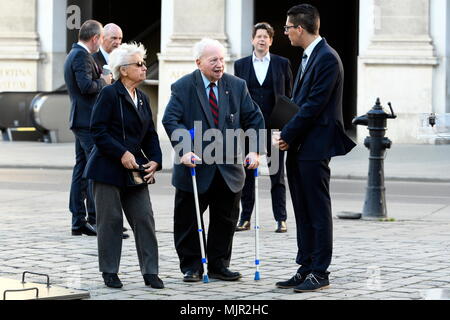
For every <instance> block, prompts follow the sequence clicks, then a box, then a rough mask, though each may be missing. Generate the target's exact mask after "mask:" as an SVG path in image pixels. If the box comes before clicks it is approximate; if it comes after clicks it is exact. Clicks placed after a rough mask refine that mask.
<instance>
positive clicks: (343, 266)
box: [0, 142, 450, 301]
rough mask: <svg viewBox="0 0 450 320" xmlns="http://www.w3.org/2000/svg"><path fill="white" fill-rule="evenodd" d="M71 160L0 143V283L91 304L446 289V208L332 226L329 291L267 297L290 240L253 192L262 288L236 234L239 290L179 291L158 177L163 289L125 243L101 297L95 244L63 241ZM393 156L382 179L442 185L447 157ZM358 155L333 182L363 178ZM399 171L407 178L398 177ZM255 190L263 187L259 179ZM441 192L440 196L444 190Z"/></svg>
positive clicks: (416, 295)
mask: <svg viewBox="0 0 450 320" xmlns="http://www.w3.org/2000/svg"><path fill="white" fill-rule="evenodd" d="M24 147H25V148H24ZM408 148H413V150H414V148H415V147H414V146H410V147H408ZM25 149H26V150H25ZM400 149H401V147H398V149H397V150H400ZM438 149H439V150H438ZM71 150H72V147H69V145H42V144H41V145H38V144H33V143H5V142H0V235H1V237H0V247H1V248H2V250H0V277H3V278H13V279H18V280H19V279H20V276H21V273H22V272H23V271H32V272H38V273H48V274H49V275H50V277H51V280H52V283H53V284H54V285H59V286H63V287H67V288H72V289H82V290H88V291H89V292H90V295H91V299H92V300H109V299H130V300H131V299H132V300H141V299H142V300H187V301H194V300H208V301H212V300H227V301H233V300H234V301H240V300H348V299H350V300H361V299H363V300H366V299H370V300H381V299H383V300H416V299H423V298H425V297H426V296H427V292H429V290H431V289H450V268H449V261H450V259H449V258H450V242H449V241H448V240H449V238H450V209H449V206H448V205H446V206H444V207H440V206H439V205H435V204H428V205H427V204H424V205H418V204H415V203H406V202H405V203H396V204H391V206H390V208H389V210H390V216H391V217H394V218H395V219H396V220H395V221H394V222H378V221H366V220H358V221H348V220H339V219H335V220H334V239H335V242H334V257H333V261H332V265H331V267H330V272H331V285H332V287H331V288H330V289H328V290H325V291H322V292H317V293H305V294H294V293H293V292H292V290H282V289H277V288H276V287H275V286H274V283H275V282H276V281H279V280H285V279H286V278H289V277H290V276H291V275H293V273H294V272H295V270H296V265H295V252H296V233H295V225H294V222H293V221H294V220H293V214H292V209H291V208H292V206H291V203H290V202H289V203H288V208H289V212H288V215H289V217H290V220H289V221H288V227H289V232H288V233H286V234H275V233H274V232H273V231H274V228H275V226H274V222H273V218H272V215H271V212H270V207H271V206H270V197H269V195H268V193H267V192H265V193H263V192H262V194H261V205H260V207H261V227H262V229H261V258H260V259H261V263H262V264H261V278H262V279H261V280H260V281H254V280H253V276H254V271H255V269H254V256H253V254H254V253H253V252H254V234H253V232H244V233H239V234H236V236H235V240H234V245H233V258H232V265H231V269H232V270H236V271H240V272H241V273H242V274H243V278H242V279H241V280H240V281H238V282H234V283H227V282H222V281H216V280H211V282H210V283H208V284H203V283H195V284H186V283H184V282H182V280H181V277H182V275H181V273H180V272H179V269H178V258H177V255H176V252H175V250H174V245H173V233H172V210H173V199H174V194H173V193H174V192H173V188H172V187H171V186H170V183H169V181H170V175H169V174H168V173H162V174H161V175H160V178H159V179H158V183H159V184H157V185H154V186H152V187H151V189H150V194H151V197H152V204H153V208H154V212H155V220H156V230H157V238H158V242H159V250H160V253H159V259H160V276H161V278H162V279H163V280H164V282H165V285H166V288H165V289H163V290H154V289H151V288H148V287H145V286H144V283H143V279H142V277H141V275H140V272H139V267H138V260H137V255H136V250H135V245H134V241H133V236H132V235H131V237H130V239H128V240H125V241H124V242H123V250H122V262H121V270H120V272H121V273H120V275H119V276H120V277H121V279H122V281H123V283H124V288H123V289H121V290H113V289H109V288H106V287H105V286H104V284H103V281H102V279H101V275H100V273H99V272H98V260H97V245H96V238H95V237H86V236H82V237H72V236H70V230H69V229H70V228H69V227H68V226H69V225H70V216H69V214H68V212H67V201H68V188H69V182H70V174H71V171H70V170H67V169H68V168H69V167H70V166H68V163H69V161H73V160H72V156H73V154H72V153H71V152H72V151H71ZM394 150H395V149H393V150H392V153H391V155H392V156H393V158H395V159H397V160H402V159H403V160H402V162H401V163H399V164H398V166H397V167H396V168H397V169H398V170H396V171H395V172H394V171H391V172H392V176H391V177H392V178H393V179H403V180H408V179H412V180H418V181H423V180H428V179H432V180H436V181H450V170H449V168H448V166H449V165H448V159H449V157H448V154H449V150H450V149H449V147H447V146H439V147H437V146H421V148H420V147H419V146H418V147H417V149H415V150H414V152H412V153H411V154H410V155H409V154H408V152H407V151H404V153H402V154H400V152H398V153H397V154H395V152H394ZM404 150H406V147H405V149H404ZM359 153H360V154H361V155H359ZM363 153H364V150H363V149H357V150H356V151H355V154H354V155H353V158H352V155H349V156H348V157H347V158H341V159H339V160H337V161H335V162H334V166H335V169H334V170H335V174H336V171H337V174H336V176H335V178H338V177H340V178H343V177H350V178H358V179H359V178H363V177H364V176H365V175H366V174H365V173H364V172H365V171H366V168H367V160H365V163H364V162H363V156H364V157H366V156H367V153H365V154H363ZM433 156H434V159H432V158H433ZM358 157H359V158H360V159H359V160H358ZM427 157H429V158H428V159H427ZM441 157H442V158H443V159H441ZM345 160H347V161H348V162H349V163H350V164H348V163H346V161H345ZM406 160H408V161H406ZM423 161H426V163H427V165H426V166H424V164H423ZM446 162H447V163H446ZM351 163H353V164H351ZM391 165H393V164H392V163H389V166H391ZM357 166H358V167H357ZM386 166H387V168H386V171H387V172H389V170H390V169H389V168H388V164H387V165H386ZM40 167H43V168H46V167H47V168H53V169H54V170H46V171H45V175H42V176H40V175H39V176H38V177H36V178H35V177H33V176H32V175H33V173H34V172H35V171H36V170H34V171H33V170H30V169H27V168H40ZM58 167H60V168H61V169H56V168H58ZM408 168H409V169H411V168H417V170H416V171H415V172H409V173H408V172H407V171H408V170H407V169H408ZM6 173H8V174H6ZM425 173H426V175H425ZM11 175H17V176H21V177H22V176H23V177H28V179H29V181H30V182H29V183H27V184H26V186H24V184H23V183H17V182H16V180H15V179H11V178H10V176H11ZM387 176H389V174H387ZM36 179H39V181H36ZM261 183H262V184H268V179H267V177H263V178H262V182H261ZM361 185H363V184H361ZM442 185H443V186H444V187H446V188H449V184H448V183H443V184H442ZM362 201H363V199H362V198H361V196H360V195H359V196H358V197H356V198H345V197H344V198H338V199H335V197H334V198H333V211H334V213H337V212H339V211H343V210H350V211H352V210H355V211H357V210H360V209H361V206H362ZM205 217H207V215H205ZM205 220H206V225H207V220H208V219H207V218H206V219H205ZM130 233H131V232H130ZM30 279H31V280H34V279H33V278H30ZM38 280H39V279H36V281H38Z"/></svg>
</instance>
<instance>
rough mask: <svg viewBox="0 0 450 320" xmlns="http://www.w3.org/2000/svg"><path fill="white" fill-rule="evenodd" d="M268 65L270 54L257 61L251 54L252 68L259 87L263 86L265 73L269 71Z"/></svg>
mask: <svg viewBox="0 0 450 320" xmlns="http://www.w3.org/2000/svg"><path fill="white" fill-rule="evenodd" d="M269 65H270V52H267V54H266V55H265V56H264V57H263V58H262V59H259V58H258V57H257V56H256V54H255V52H253V68H254V69H255V73H256V79H258V82H259V84H260V85H263V83H264V80H266V77H267V72H268V71H269Z"/></svg>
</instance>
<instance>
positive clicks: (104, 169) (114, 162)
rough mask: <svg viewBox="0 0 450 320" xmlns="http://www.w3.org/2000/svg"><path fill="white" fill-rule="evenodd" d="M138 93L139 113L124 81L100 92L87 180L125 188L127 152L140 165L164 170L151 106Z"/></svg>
mask: <svg viewBox="0 0 450 320" xmlns="http://www.w3.org/2000/svg"><path fill="white" fill-rule="evenodd" d="M136 92H137V95H138V103H139V105H140V110H142V111H140V112H138V110H137V109H136V107H135V105H134V103H133V101H132V100H131V97H130V95H129V94H128V91H127V90H126V89H125V87H124V86H123V84H122V82H121V81H116V82H115V83H114V84H112V85H110V86H107V87H105V88H104V89H103V90H102V91H101V92H100V95H99V96H98V99H97V102H96V103H95V105H94V109H93V111H92V120H91V134H92V138H93V139H94V143H95V146H94V148H93V150H92V153H91V156H90V158H89V160H88V163H87V165H86V170H85V175H84V176H85V177H86V178H88V179H92V180H94V181H98V182H102V183H107V184H112V185H115V186H118V187H123V186H125V185H126V170H127V169H125V167H124V166H123V165H122V162H121V158H122V156H123V154H124V153H125V152H126V151H130V152H131V153H133V155H134V156H135V158H136V162H137V163H138V164H146V163H148V162H149V161H155V162H157V163H158V164H160V166H159V168H158V170H160V169H161V164H162V153H161V148H160V145H159V139H158V134H157V133H156V130H155V126H154V124H153V120H152V112H151V109H150V104H149V101H148V99H147V97H146V95H145V94H144V93H143V92H142V91H140V90H138V89H136ZM121 105H122V108H121ZM122 115H123V118H122ZM122 119H123V121H122ZM124 134H125V137H124ZM141 150H142V151H141ZM142 152H143V153H144V154H145V156H146V158H145V157H144V155H143V154H142Z"/></svg>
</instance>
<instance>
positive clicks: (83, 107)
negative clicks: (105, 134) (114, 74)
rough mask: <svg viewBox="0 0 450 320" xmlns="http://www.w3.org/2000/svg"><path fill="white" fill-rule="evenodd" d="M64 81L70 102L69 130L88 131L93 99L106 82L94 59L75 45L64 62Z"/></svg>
mask: <svg viewBox="0 0 450 320" xmlns="http://www.w3.org/2000/svg"><path fill="white" fill-rule="evenodd" d="M64 80H65V82H66V86H67V90H68V92H69V96H70V101H71V109H70V129H77V128H85V129H88V128H89V124H90V121H91V112H92V107H93V105H94V103H95V99H96V98H97V95H98V93H99V92H100V90H101V89H102V88H103V87H104V86H106V82H105V81H104V80H103V79H101V78H100V72H99V70H98V68H97V65H96V63H95V61H94V58H92V56H91V55H90V54H89V52H87V50H86V49H84V48H83V47H81V46H79V45H78V44H76V43H75V44H74V45H73V46H72V50H70V52H69V54H68V55H67V58H66V61H65V62H64Z"/></svg>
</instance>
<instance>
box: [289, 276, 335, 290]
mask: <svg viewBox="0 0 450 320" xmlns="http://www.w3.org/2000/svg"><path fill="white" fill-rule="evenodd" d="M328 287H330V281H329V280H328V277H324V278H322V277H319V276H317V275H314V274H312V273H310V274H308V276H307V277H306V279H305V281H303V283H302V284H300V285H298V286H296V287H295V288H294V292H314V291H319V290H323V289H326V288H328Z"/></svg>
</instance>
